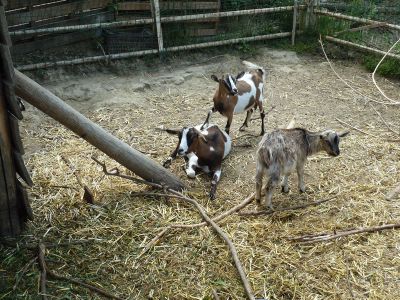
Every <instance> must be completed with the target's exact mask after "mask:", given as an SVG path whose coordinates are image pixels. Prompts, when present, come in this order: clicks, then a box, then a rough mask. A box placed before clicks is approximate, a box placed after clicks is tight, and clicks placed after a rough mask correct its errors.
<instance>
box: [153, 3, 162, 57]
mask: <svg viewBox="0 0 400 300" xmlns="http://www.w3.org/2000/svg"><path fill="white" fill-rule="evenodd" d="M152 1H153V7H154V18H155V22H156V29H157V41H158V51H159V52H160V53H161V52H162V51H164V41H163V35H162V29H161V21H160V3H159V1H158V0H152Z"/></svg>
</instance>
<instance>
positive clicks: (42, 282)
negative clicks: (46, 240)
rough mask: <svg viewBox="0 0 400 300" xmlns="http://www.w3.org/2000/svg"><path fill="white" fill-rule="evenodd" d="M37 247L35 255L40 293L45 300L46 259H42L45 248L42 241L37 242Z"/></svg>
mask: <svg viewBox="0 0 400 300" xmlns="http://www.w3.org/2000/svg"><path fill="white" fill-rule="evenodd" d="M37 249H38V254H37V257H38V263H39V269H40V294H41V295H42V299H43V300H47V291H46V282H47V266H46V261H45V260H44V254H45V251H46V248H45V247H44V245H43V244H42V243H39V245H38V247H37Z"/></svg>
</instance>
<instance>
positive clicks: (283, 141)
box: [256, 128, 349, 209]
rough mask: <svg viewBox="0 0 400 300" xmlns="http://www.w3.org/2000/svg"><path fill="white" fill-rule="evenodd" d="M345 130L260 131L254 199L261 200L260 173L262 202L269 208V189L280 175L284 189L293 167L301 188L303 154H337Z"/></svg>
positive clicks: (296, 129) (345, 133) (302, 187)
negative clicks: (321, 152)
mask: <svg viewBox="0 0 400 300" xmlns="http://www.w3.org/2000/svg"><path fill="white" fill-rule="evenodd" d="M348 133H349V132H344V133H339V134H338V133H336V132H335V131H333V130H326V131H321V132H310V131H308V130H306V129H303V128H292V129H278V130H275V131H273V132H271V133H268V134H266V135H264V137H263V138H262V140H261V142H260V144H259V147H258V150H257V155H256V201H257V203H258V204H260V203H261V186H262V179H263V176H264V174H266V177H267V184H266V188H265V199H266V205H267V206H268V207H269V208H271V209H272V193H273V189H274V188H275V186H277V185H278V183H279V180H280V177H281V175H283V180H282V183H281V186H282V191H283V192H286V193H287V192H288V191H289V187H288V176H289V175H290V174H291V173H292V172H293V171H294V170H295V169H296V170H297V176H298V181H299V182H298V184H299V189H300V192H305V190H306V187H305V185H304V164H305V163H306V161H307V157H308V156H310V155H313V154H316V153H317V152H320V151H325V152H326V153H328V154H329V155H330V156H338V155H339V154H340V150H339V141H340V137H344V136H346V135H347V134H348Z"/></svg>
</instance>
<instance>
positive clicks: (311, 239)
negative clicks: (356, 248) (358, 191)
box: [289, 224, 400, 244]
mask: <svg viewBox="0 0 400 300" xmlns="http://www.w3.org/2000/svg"><path fill="white" fill-rule="evenodd" d="M397 228H400V224H387V225H382V226H375V227H368V228H359V229H349V230H344V231H339V232H334V233H318V234H311V235H304V236H299V237H291V238H289V240H292V241H294V242H298V243H301V244H310V243H315V242H326V241H330V240H333V239H338V238H341V237H344V236H348V235H352V234H360V233H371V232H378V231H382V230H387V229H397Z"/></svg>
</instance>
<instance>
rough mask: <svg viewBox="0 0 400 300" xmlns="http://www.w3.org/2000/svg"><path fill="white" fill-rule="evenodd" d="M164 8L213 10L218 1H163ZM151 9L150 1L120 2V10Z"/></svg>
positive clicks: (161, 6) (216, 6)
mask: <svg viewBox="0 0 400 300" xmlns="http://www.w3.org/2000/svg"><path fill="white" fill-rule="evenodd" d="M160 8H161V9H163V10H197V9H198V10H208V9H209V10H211V9H217V8H218V2H217V1H214V2H210V1H191V2H184V1H165V2H164V1H163V2H160ZM150 9H151V5H150V2H121V3H118V10H121V11H148V10H150Z"/></svg>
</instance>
